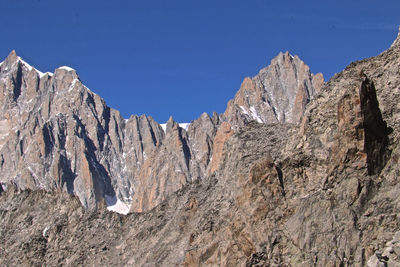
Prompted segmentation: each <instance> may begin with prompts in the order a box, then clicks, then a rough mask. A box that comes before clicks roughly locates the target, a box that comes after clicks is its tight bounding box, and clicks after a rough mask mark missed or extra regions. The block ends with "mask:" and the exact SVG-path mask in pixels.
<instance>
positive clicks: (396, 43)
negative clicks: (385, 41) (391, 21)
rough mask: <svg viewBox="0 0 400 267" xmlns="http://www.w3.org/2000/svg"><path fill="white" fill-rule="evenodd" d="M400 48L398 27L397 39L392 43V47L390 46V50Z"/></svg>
mask: <svg viewBox="0 0 400 267" xmlns="http://www.w3.org/2000/svg"><path fill="white" fill-rule="evenodd" d="M395 46H396V47H400V25H399V32H398V33H397V37H396V39H395V40H394V42H393V43H392V45H391V46H390V47H391V48H392V47H395Z"/></svg>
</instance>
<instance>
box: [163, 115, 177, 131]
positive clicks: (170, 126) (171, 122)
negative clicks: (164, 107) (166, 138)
mask: <svg viewBox="0 0 400 267" xmlns="http://www.w3.org/2000/svg"><path fill="white" fill-rule="evenodd" d="M178 127H179V124H178V123H177V122H176V121H175V120H174V118H173V117H172V116H170V117H169V119H168V121H167V125H166V133H169V131H170V130H171V129H174V128H178Z"/></svg>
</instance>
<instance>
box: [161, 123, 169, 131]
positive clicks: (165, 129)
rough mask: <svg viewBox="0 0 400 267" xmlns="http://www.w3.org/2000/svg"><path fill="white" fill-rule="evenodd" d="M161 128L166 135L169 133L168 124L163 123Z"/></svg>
mask: <svg viewBox="0 0 400 267" xmlns="http://www.w3.org/2000/svg"><path fill="white" fill-rule="evenodd" d="M160 126H161V128H162V129H163V131H164V133H167V124H166V123H162V124H160Z"/></svg>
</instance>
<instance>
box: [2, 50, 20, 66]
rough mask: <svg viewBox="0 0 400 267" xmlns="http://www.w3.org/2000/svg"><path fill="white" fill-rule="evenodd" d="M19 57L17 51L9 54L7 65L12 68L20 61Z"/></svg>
mask: <svg viewBox="0 0 400 267" xmlns="http://www.w3.org/2000/svg"><path fill="white" fill-rule="evenodd" d="M18 59H19V58H18V56H17V53H16V52H15V50H12V51H11V52H10V54H8V56H7V58H6V59H5V60H4V63H5V65H7V66H10V65H12V64H14V63H15V62H16V61H18Z"/></svg>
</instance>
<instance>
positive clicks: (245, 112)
mask: <svg viewBox="0 0 400 267" xmlns="http://www.w3.org/2000/svg"><path fill="white" fill-rule="evenodd" d="M239 107H240V109H241V110H242V112H243V113H244V114H246V115H249V113H248V112H247V110H246V109H245V108H244V107H242V106H239Z"/></svg>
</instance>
